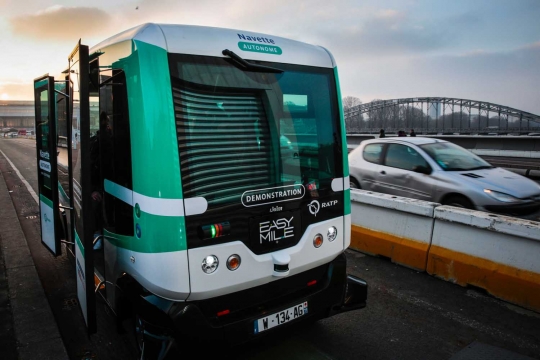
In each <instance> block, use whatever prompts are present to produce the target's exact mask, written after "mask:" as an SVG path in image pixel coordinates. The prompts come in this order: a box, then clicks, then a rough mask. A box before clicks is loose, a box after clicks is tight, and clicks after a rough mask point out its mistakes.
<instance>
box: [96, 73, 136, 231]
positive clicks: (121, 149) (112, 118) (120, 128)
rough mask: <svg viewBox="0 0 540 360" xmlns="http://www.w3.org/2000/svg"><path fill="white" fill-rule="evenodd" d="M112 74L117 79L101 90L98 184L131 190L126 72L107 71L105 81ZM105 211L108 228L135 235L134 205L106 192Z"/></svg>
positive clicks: (106, 226)
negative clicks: (114, 185) (108, 182)
mask: <svg viewBox="0 0 540 360" xmlns="http://www.w3.org/2000/svg"><path fill="white" fill-rule="evenodd" d="M111 76H114V82H111V84H106V85H105V86H102V87H101V89H100V93H99V106H100V115H99V117H100V127H99V134H98V137H99V139H98V140H97V141H99V144H100V146H99V148H100V158H99V163H100V172H101V173H100V174H99V180H98V184H99V185H96V186H97V187H98V188H99V190H100V191H103V185H104V182H105V181H110V182H113V183H115V184H118V185H121V186H123V187H125V188H127V189H132V188H133V185H132V173H131V141H130V131H129V113H128V100H127V87H126V77H125V74H124V72H123V71H112V72H111V71H105V72H103V75H102V82H103V81H105V80H107V79H108V78H110V77H111ZM96 161H98V160H97V159H96ZM97 175H98V174H96V176H97ZM103 210H104V211H103V213H104V224H103V225H104V227H105V229H107V230H108V231H110V232H112V233H115V234H119V235H128V236H133V233H134V230H133V207H132V206H131V204H129V205H128V204H126V203H125V202H123V201H122V200H120V199H118V198H115V197H114V196H112V195H111V194H108V193H105V194H104V195H103Z"/></svg>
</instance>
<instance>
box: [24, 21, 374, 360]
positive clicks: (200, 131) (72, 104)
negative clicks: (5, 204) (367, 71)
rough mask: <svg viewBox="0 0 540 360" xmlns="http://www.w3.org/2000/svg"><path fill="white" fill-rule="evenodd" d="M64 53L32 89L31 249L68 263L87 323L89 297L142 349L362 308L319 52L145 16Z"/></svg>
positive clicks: (234, 335)
mask: <svg viewBox="0 0 540 360" xmlns="http://www.w3.org/2000/svg"><path fill="white" fill-rule="evenodd" d="M68 61H69V66H68V68H67V69H66V71H64V72H63V73H62V74H60V75H58V76H55V77H52V76H49V75H45V76H42V77H40V78H37V79H36V80H35V84H34V86H35V100H36V102H35V103H36V130H37V134H36V139H37V140H36V141H37V156H38V174H39V176H38V177H39V187H40V199H41V200H40V209H41V223H42V241H43V243H44V245H45V246H46V247H47V248H48V249H49V250H51V252H53V254H55V255H59V254H60V253H61V252H62V249H67V251H68V253H71V254H73V255H74V257H75V264H76V265H75V267H76V269H75V273H76V276H77V280H78V285H77V286H78V288H77V292H78V296H79V302H80V305H81V310H82V313H83V315H84V318H85V321H86V323H87V326H88V328H89V331H90V332H95V331H96V324H95V322H96V320H95V303H96V299H95V298H96V296H101V297H102V298H103V299H104V300H105V301H106V302H107V303H108V305H110V307H111V308H112V310H113V311H114V312H115V314H116V317H117V319H118V323H121V322H122V321H123V320H124V319H126V318H133V319H135V322H134V324H135V325H134V326H135V328H136V331H137V332H138V333H139V335H140V336H138V337H137V339H138V341H139V345H140V348H141V349H145V357H147V358H152V357H155V358H160V357H163V355H164V354H163V353H160V351H159V349H161V348H167V346H163V343H168V345H170V343H175V342H176V343H180V342H182V341H188V340H189V341H191V340H193V339H195V340H212V341H224V342H225V343H228V344H237V343H242V342H245V341H249V340H251V339H254V338H257V337H260V336H264V335H265V334H269V333H273V332H275V331H279V329H281V328H285V327H288V326H292V325H294V324H297V323H302V322H303V321H304V320H308V319H312V320H313V319H319V318H324V317H328V316H331V315H333V314H336V313H340V312H344V311H349V310H354V309H358V308H362V307H364V306H365V303H366V297H367V284H366V283H365V282H364V281H363V280H361V279H359V278H356V277H354V276H351V275H347V273H346V257H345V255H344V251H345V250H346V249H347V247H348V246H349V243H350V226H351V217H350V212H351V206H350V189H349V172H348V163H347V161H348V160H347V144H346V137H345V127H344V121H343V115H342V109H341V102H340V90H339V81H338V75H337V67H336V63H335V60H334V58H333V57H332V55H331V54H330V52H328V51H327V50H326V49H324V48H322V47H320V46H313V45H309V44H306V43H302V42H298V41H294V40H290V39H284V38H281V37H277V36H271V35H265V34H259V33H254V32H251V31H239V30H229V29H220V28H211V27H200V26H184V25H163V24H144V25H141V26H138V27H135V28H133V29H130V30H127V31H125V32H123V33H120V34H118V35H116V36H113V37H111V38H109V39H107V40H105V41H103V42H101V43H99V44H98V45H96V46H94V47H93V48H91V49H89V48H88V47H87V46H85V45H82V44H81V43H80V42H79V44H78V45H77V46H76V47H75V49H74V51H73V52H72V53H71V54H70V55H69V57H68ZM54 153H56V154H57V156H56V157H54V156H51V154H54ZM55 183H58V192H56V191H53V189H54V187H53V186H52V184H55ZM62 242H64V243H65V245H61V243H62ZM154 342H160V344H157V345H158V346H155V347H154V346H153V345H152V343H154ZM154 345H155V344H154ZM154 348H155V350H156V353H155V354H150V352H151V351H152V350H151V349H154Z"/></svg>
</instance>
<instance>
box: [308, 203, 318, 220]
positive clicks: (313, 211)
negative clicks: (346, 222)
mask: <svg viewBox="0 0 540 360" xmlns="http://www.w3.org/2000/svg"><path fill="white" fill-rule="evenodd" d="M320 208H321V204H319V202H318V201H317V200H313V201H312V202H310V203H309V204H308V209H309V212H310V213H311V215H314V216H315V217H317V213H318V212H319V210H320Z"/></svg>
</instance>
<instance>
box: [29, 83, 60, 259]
mask: <svg viewBox="0 0 540 360" xmlns="http://www.w3.org/2000/svg"><path fill="white" fill-rule="evenodd" d="M54 94H55V92H54V78H53V77H52V76H49V75H45V76H43V77H41V78H37V79H35V80H34V106H35V128H36V151H37V176H38V190H39V214H40V221H41V242H42V243H43V245H44V246H45V247H46V248H47V249H48V250H49V251H50V252H51V253H52V254H53V255H54V256H58V255H60V254H61V253H62V249H61V246H60V227H59V224H60V223H59V218H58V216H59V215H58V191H57V186H58V185H57V183H58V179H57V164H56V107H55V101H54V100H55V95H54Z"/></svg>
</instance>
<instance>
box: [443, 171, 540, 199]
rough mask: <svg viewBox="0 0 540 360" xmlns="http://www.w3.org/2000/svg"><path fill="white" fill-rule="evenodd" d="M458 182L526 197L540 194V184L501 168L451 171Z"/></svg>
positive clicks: (522, 197)
mask: <svg viewBox="0 0 540 360" xmlns="http://www.w3.org/2000/svg"><path fill="white" fill-rule="evenodd" d="M448 173H449V174H450V173H451V174H452V175H451V176H452V177H453V178H454V179H455V180H457V181H458V182H461V183H462V182H464V181H466V182H468V183H472V184H475V185H476V186H478V187H483V188H484V189H490V190H494V191H499V192H503V193H505V194H508V195H512V196H514V197H517V198H520V199H524V198H528V197H531V196H534V195H539V194H540V185H538V184H537V183H535V182H534V181H532V180H530V179H527V178H526V177H524V176H521V175H519V174H516V173H513V172H511V171H508V170H505V169H501V168H491V169H481V170H470V171H451V172H448Z"/></svg>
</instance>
